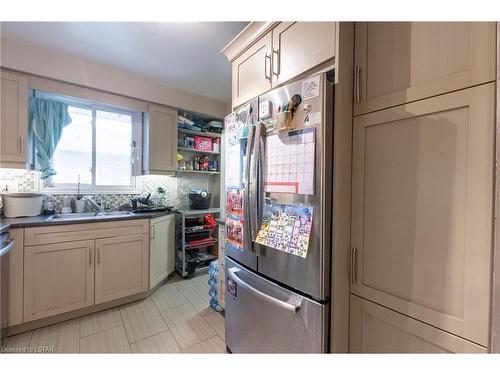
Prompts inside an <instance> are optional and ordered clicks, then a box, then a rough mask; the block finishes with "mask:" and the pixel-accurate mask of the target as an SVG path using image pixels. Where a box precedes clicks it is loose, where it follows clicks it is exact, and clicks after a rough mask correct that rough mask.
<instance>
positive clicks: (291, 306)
mask: <svg viewBox="0 0 500 375" xmlns="http://www.w3.org/2000/svg"><path fill="white" fill-rule="evenodd" d="M228 271H229V276H230V277H231V278H232V279H233V280H234V281H236V283H237V284H238V285H240V286H242V287H243V288H244V289H246V290H248V291H249V292H250V293H253V294H255V295H257V296H259V297H261V298H262V299H264V300H266V301H267V302H270V303H272V304H274V305H278V306H280V307H282V308H284V309H286V310H288V311H291V312H293V313H294V314H296V313H297V312H298V311H299V310H300V304H301V302H302V298H299V297H295V296H292V297H290V299H289V302H290V301H293V302H295V303H289V302H285V301H281V300H279V299H277V298H274V297H272V296H270V295H268V294H266V293H264V292H261V291H260V290H258V289H256V288H254V287H253V286H251V285H249V284H247V283H246V282H244V281H243V280H241V279H240V278H239V277H238V271H239V269H238V268H237V267H231V268H229V269H228Z"/></svg>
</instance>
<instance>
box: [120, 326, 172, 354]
mask: <svg viewBox="0 0 500 375" xmlns="http://www.w3.org/2000/svg"><path fill="white" fill-rule="evenodd" d="M130 348H131V349H132V353H143V354H147V353H181V352H182V351H181V348H179V345H178V344H177V341H175V338H174V336H173V335H172V332H170V331H164V332H161V333H157V334H156V335H154V336H151V337H148V338H147V339H144V340H141V341H137V342H136V343H134V344H130Z"/></svg>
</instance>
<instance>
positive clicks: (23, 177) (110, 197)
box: [0, 168, 182, 210]
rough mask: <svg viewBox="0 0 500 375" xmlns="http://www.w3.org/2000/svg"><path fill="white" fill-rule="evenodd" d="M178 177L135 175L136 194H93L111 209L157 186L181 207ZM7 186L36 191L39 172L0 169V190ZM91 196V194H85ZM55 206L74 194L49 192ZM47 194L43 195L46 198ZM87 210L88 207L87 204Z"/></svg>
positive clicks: (152, 190) (10, 190) (177, 206)
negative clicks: (103, 200)
mask: <svg viewBox="0 0 500 375" xmlns="http://www.w3.org/2000/svg"><path fill="white" fill-rule="evenodd" d="M177 184H178V179H177V178H175V177H169V176H140V177H137V181H136V186H137V193H136V194H98V195H96V196H95V198H96V199H97V200H99V199H100V196H101V195H103V196H104V197H105V198H106V202H107V204H108V205H109V207H110V208H111V209H118V208H119V207H120V206H121V205H123V204H127V203H128V204H130V198H132V197H136V196H137V195H139V194H144V193H149V192H154V191H155V190H157V188H158V187H162V188H164V189H165V197H166V201H167V202H166V204H167V205H169V206H174V207H175V208H180V207H182V202H181V199H180V198H179V197H178V195H177V191H178V190H177ZM6 185H7V186H8V187H9V192H38V191H40V187H41V186H42V184H41V181H40V172H35V171H26V170H22V169H5V168H4V169H0V191H3V190H4V188H5V186H6ZM85 195H90V196H93V194H85ZM50 196H51V197H52V199H53V201H54V202H55V203H56V207H57V208H58V209H60V208H61V207H62V205H63V201H64V199H65V198H66V197H69V198H75V196H76V195H75V194H50ZM48 197H49V195H47V196H46V197H44V200H46V199H48ZM86 209H87V210H90V207H89V206H88V204H87V207H86Z"/></svg>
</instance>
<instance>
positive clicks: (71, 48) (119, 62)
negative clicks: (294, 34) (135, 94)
mask: <svg viewBox="0 0 500 375" xmlns="http://www.w3.org/2000/svg"><path fill="white" fill-rule="evenodd" d="M246 24H247V22H182V23H181V22H179V23H177V22H149V23H147V22H2V23H1V33H0V35H1V37H2V38H5V39H9V40H13V41H19V42H23V43H30V44H35V45H40V46H45V47H49V48H52V49H57V50H60V51H63V52H67V53H70V54H73V55H77V56H80V57H83V58H86V59H89V60H93V61H96V62H100V63H104V64H109V65H112V66H116V67H119V68H122V69H126V70H129V71H132V72H135V73H140V74H144V75H148V76H150V77H153V78H155V79H158V80H159V81H160V82H161V83H163V84H165V85H168V86H171V87H174V88H177V89H181V90H184V91H188V92H191V93H194V94H199V95H203V96H206V97H209V98H213V99H216V100H220V101H223V102H229V101H230V99H231V73H230V64H229V62H228V61H227V59H226V57H225V56H224V55H223V54H221V53H220V50H221V49H222V48H223V47H224V46H225V45H226V44H227V43H228V42H229V41H230V40H231V39H233V37H234V36H236V35H237V34H238V33H239V32H240V31H241V30H242V29H243V28H244V27H245V26H246Z"/></svg>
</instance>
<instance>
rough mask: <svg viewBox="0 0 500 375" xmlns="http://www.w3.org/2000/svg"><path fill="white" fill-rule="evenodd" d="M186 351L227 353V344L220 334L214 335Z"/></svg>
mask: <svg viewBox="0 0 500 375" xmlns="http://www.w3.org/2000/svg"><path fill="white" fill-rule="evenodd" d="M183 351H184V353H205V354H207V353H208V354H213V353H226V344H225V343H224V341H222V339H221V338H220V337H219V336H214V337H211V338H209V339H208V340H205V341H203V342H201V343H199V344H196V345H193V346H191V347H189V348H186V349H184V350H183Z"/></svg>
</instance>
